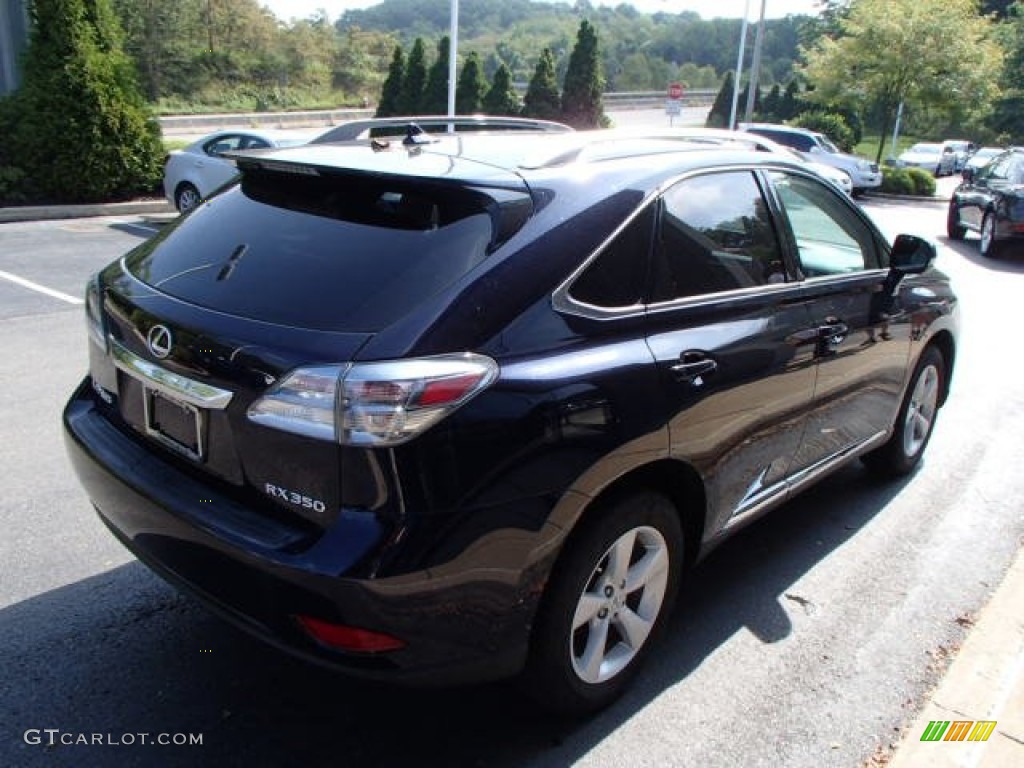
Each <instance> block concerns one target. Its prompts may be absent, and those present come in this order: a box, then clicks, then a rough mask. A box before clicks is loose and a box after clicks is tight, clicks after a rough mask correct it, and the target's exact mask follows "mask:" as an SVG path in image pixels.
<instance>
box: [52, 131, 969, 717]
mask: <svg viewBox="0 0 1024 768" xmlns="http://www.w3.org/2000/svg"><path fill="white" fill-rule="evenodd" d="M238 164H239V168H240V170H241V173H242V176H241V181H240V183H238V184H237V185H236V186H234V187H233V188H230V189H228V190H227V191H225V192H223V193H222V194H220V195H218V196H216V197H214V198H213V199H211V200H209V201H207V202H205V203H204V204H203V205H201V206H200V207H199V208H197V209H196V210H195V211H194V212H193V213H192V214H191V215H189V216H187V217H183V218H182V219H180V220H178V221H176V222H175V223H173V224H171V225H170V226H169V227H168V228H167V229H165V230H164V231H163V232H162V233H161V234H160V235H158V236H157V237H155V238H154V239H153V240H151V241H149V242H146V243H145V244H143V245H142V246H140V247H139V248H137V249H135V250H134V251H132V252H131V253H129V254H128V255H127V256H125V257H124V258H120V259H118V260H117V261H115V262H113V263H112V264H111V265H110V266H109V267H107V268H106V269H104V270H103V271H102V272H101V273H99V274H98V275H97V276H96V277H95V279H94V280H92V281H91V282H90V284H89V285H88V289H87V292H86V299H87V301H86V314H87V321H88V330H89V339H90V341H89V353H90V370H89V374H88V376H87V377H86V378H85V380H84V381H83V382H82V384H81V386H80V387H79V388H78V390H77V391H76V392H75V393H74V394H73V395H72V397H71V399H70V402H69V403H68V405H67V408H66V411H65V414H64V425H65V429H66V436H67V444H68V449H69V452H70V455H71V457H72V460H73V463H74V466H75V469H76V471H77V473H78V475H79V477H80V478H81V481H82V483H83V484H84V485H85V487H86V489H87V491H88V494H89V496H90V497H91V498H92V500H93V502H94V504H95V506H96V508H97V510H98V511H99V515H100V518H101V519H102V520H103V522H104V523H105V524H106V525H107V526H108V527H109V528H110V529H111V531H112V532H113V533H114V535H116V536H117V537H118V538H119V539H120V540H121V541H122V542H123V543H124V544H125V546H127V547H128V548H129V549H131V550H132V551H133V552H134V553H136V554H137V555H138V557H139V558H140V559H141V560H142V561H143V562H145V563H147V564H148V565H149V566H150V567H152V568H153V569H154V570H155V571H157V572H158V573H159V574H161V575H163V576H164V577H166V578H167V579H168V580H170V581H171V582H173V583H175V584H177V585H180V586H181V587H182V588H184V589H186V590H188V591H191V592H193V593H194V594H196V595H198V596H199V597H200V598H202V599H203V600H204V601H205V602H207V603H208V604H209V605H210V606H211V607H212V608H214V609H216V610H218V611H220V612H221V613H222V614H223V615H224V616H226V617H228V618H229V619H231V620H232V621H234V622H236V623H237V624H238V625H240V626H241V627H243V628H244V629H246V630H248V631H250V632H252V633H254V634H255V635H257V636H259V637H262V638H264V639H266V640H267V641H269V642H270V643H273V644H274V645H277V646H279V647H281V648H285V649H287V650H289V651H291V652H293V653H295V654H298V655H300V656H303V657H305V658H308V659H315V660H318V661H320V662H325V663H327V664H330V665H333V666H335V667H340V668H343V669H347V670H349V671H350V672H353V673H356V674H361V675H366V676H370V677H380V678H397V679H404V680H407V681H419V682H424V681H428V680H429V681H442V682H446V683H450V682H455V681H468V680H483V679H490V678H499V677H505V676H512V675H516V674H518V673H522V675H523V679H524V680H526V681H528V682H529V689H530V690H532V691H533V692H534V693H536V694H537V695H538V696H539V697H540V698H541V699H542V701H543V702H544V703H546V704H547V705H548V706H550V707H553V708H556V709H560V710H567V711H575V712H580V711H587V710H592V709H595V708H597V707H600V706H603V705H605V704H607V703H608V702H610V701H611V700H612V699H614V698H615V697H616V696H617V695H618V694H619V693H621V691H622V690H623V688H624V687H625V686H626V684H627V683H628V682H629V680H630V679H631V678H632V677H633V676H634V675H635V673H636V671H637V668H638V666H639V662H640V660H641V658H642V657H643V656H644V655H645V654H647V653H648V652H650V651H651V649H652V646H653V645H654V642H653V641H654V638H655V636H656V635H657V634H658V633H659V631H660V630H661V629H662V628H663V626H664V624H665V623H666V617H667V616H668V614H669V611H670V609H671V608H672V605H673V603H674V602H675V598H676V593H677V590H678V588H679V584H680V580H681V576H682V574H683V572H684V571H685V570H686V569H687V568H688V567H690V566H691V565H692V564H693V563H695V562H696V561H697V560H698V559H700V558H701V557H702V556H703V555H705V554H706V553H708V552H709V551H711V550H712V549H713V548H714V547H715V545H716V544H718V543H719V542H721V541H722V540H723V539H725V538H726V537H727V536H729V535H730V534H732V533H733V532H735V531H736V530H738V529H740V528H741V527H742V526H743V525H745V524H746V523H748V522H750V521H752V520H754V519H755V518H757V517H759V516H760V515H761V514H763V513H764V512H766V511H768V510H769V509H771V508H773V507H776V506H778V505H779V504H781V503H783V502H784V501H785V500H786V499H789V498H791V497H792V496H793V495H794V494H795V493H797V492H798V491H800V490H801V489H803V488H805V487H807V486H808V485H810V484H812V483H813V482H815V481H817V480H818V479H820V478H821V477H823V476H824V475H826V474H828V473H829V472H831V471H832V470H834V469H836V468H837V467H840V466H842V465H844V464H846V463H847V462H849V461H851V460H853V459H856V458H858V457H860V458H863V459H864V461H865V462H866V463H867V464H868V465H869V466H871V467H873V468H875V469H876V470H878V471H881V472H885V473H896V474H900V473H906V472H909V471H910V470H911V469H913V468H914V466H915V465H916V464H917V463H918V461H919V460H920V459H921V455H922V453H923V451H924V449H925V446H926V444H927V443H928V440H929V437H930V435H931V433H932V426H933V424H934V422H935V418H936V415H937V412H938V410H939V407H940V406H941V405H942V403H943V402H944V401H945V400H946V396H947V393H948V389H949V381H950V376H951V373H952V370H953V363H954V358H955V355H956V334H957V324H958V322H957V316H958V312H957V302H956V299H955V298H954V296H953V294H952V293H951V292H950V288H949V285H948V282H947V279H946V278H945V277H944V276H943V275H942V274H940V273H939V272H937V271H935V270H934V269H931V268H930V264H931V262H932V259H933V257H934V254H935V251H934V248H933V246H931V245H930V244H929V243H927V242H925V241H923V240H920V239H918V238H915V237H908V236H901V237H900V238H897V240H896V241H895V244H894V245H893V246H892V247H890V246H889V245H887V244H886V242H885V241H884V240H883V238H882V236H881V235H880V234H879V232H878V231H877V230H876V229H875V227H874V226H873V225H872V223H871V222H870V220H869V219H867V218H866V217H865V215H864V214H863V213H862V212H861V211H860V210H859V209H858V208H857V206H856V205H854V204H853V203H851V202H850V201H849V200H848V199H847V197H846V196H845V195H843V194H842V193H841V192H840V191H839V190H838V189H837V188H835V187H834V186H833V185H831V184H829V183H828V182H826V181H823V180H822V179H820V178H819V177H817V176H816V175H815V174H814V173H813V172H811V171H809V170H807V169H806V168H805V167H804V166H803V164H801V163H797V162H790V161H788V160H786V159H784V158H782V157H780V156H777V155H769V154H767V153H758V152H749V151H742V150H735V149H728V148H722V147H715V146H709V145H707V144H703V145H702V144H692V143H688V142H686V141H685V140H669V139H655V138H647V139H643V138H641V139H636V138H634V139H622V138H619V137H618V136H617V135H616V134H614V133H612V134H603V133H596V134H592V135H587V134H582V133H580V134H565V135H564V136H554V137H552V136H540V135H532V136H531V135H524V136H521V137H517V138H516V140H515V141H514V142H510V141H509V140H508V138H507V137H495V136H472V135H462V136H458V137H446V138H443V139H440V140H437V141H435V142H434V143H428V144H417V145H416V146H412V147H404V146H402V144H401V142H393V143H388V144H387V145H386V146H385V145H383V144H380V143H379V144H378V145H377V146H375V147H374V148H372V149H371V147H369V146H367V145H360V146H355V145H319V146H317V145H307V146H304V147H300V148H295V149H289V150H276V151H269V152H264V153H262V154H260V155H256V154H254V155H251V156H249V157H245V156H243V157H240V158H239V159H238ZM737 567H742V564H737Z"/></svg>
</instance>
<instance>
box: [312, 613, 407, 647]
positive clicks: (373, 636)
mask: <svg viewBox="0 0 1024 768" xmlns="http://www.w3.org/2000/svg"><path fill="white" fill-rule="evenodd" d="M295 618H296V619H298V621H299V624H301V625H302V628H303V629H304V630H306V632H307V633H309V635H310V636H311V637H312V638H313V639H314V640H318V641H320V642H321V643H323V644H324V645H329V646H331V647H332V648H340V649H341V650H344V651H358V652H360V653H380V652H382V651H397V650H398V649H399V648H404V647H405V643H404V642H403V641H401V640H399V639H398V638H397V637H392V636H391V635H385V634H384V633H382V632H371V631H370V630H368V629H359V628H358V627H347V626H345V625H344V624H332V623H331V622H329V621H324V620H322V619H314V618H313V617H312V616H296V617H295Z"/></svg>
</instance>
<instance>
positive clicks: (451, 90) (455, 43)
mask: <svg viewBox="0 0 1024 768" xmlns="http://www.w3.org/2000/svg"><path fill="white" fill-rule="evenodd" d="M458 51H459V0H452V29H451V38H450V40H449V43H448V117H454V116H455V76H456V72H457V71H458V62H457V61H456V60H455V59H456V54H457V53H458ZM448 131H449V132H454V131H455V125H454V124H449V126H448Z"/></svg>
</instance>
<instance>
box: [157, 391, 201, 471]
mask: <svg viewBox="0 0 1024 768" xmlns="http://www.w3.org/2000/svg"><path fill="white" fill-rule="evenodd" d="M143 406H144V411H145V419H146V434H148V435H149V436H150V437H152V438H154V439H156V440H158V441H159V442H161V443H163V444H164V445H165V446H167V447H168V448H170V449H171V450H173V451H175V452H177V453H180V454H181V455H183V456H186V457H188V458H189V459H192V460H193V461H203V460H204V459H205V457H206V450H205V441H204V439H203V438H204V433H205V426H206V425H205V414H204V413H203V410H202V409H201V408H197V407H196V406H194V405H191V404H189V403H185V402H182V401H181V400H178V399H177V398H174V397H169V396H168V395H166V394H164V393H163V392H161V391H159V390H156V389H150V388H149V387H143Z"/></svg>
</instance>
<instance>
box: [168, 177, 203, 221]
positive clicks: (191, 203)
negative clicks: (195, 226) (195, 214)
mask: <svg viewBox="0 0 1024 768" xmlns="http://www.w3.org/2000/svg"><path fill="white" fill-rule="evenodd" d="M202 202H203V198H202V197H201V196H200V194H199V190H198V189H196V188H195V187H194V186H192V185H191V184H189V183H188V182H187V181H183V182H182V183H181V184H179V185H178V188H177V189H176V190H175V191H174V205H175V207H177V209H178V213H189V212H191V211H192V210H194V209H196V208H198V207H199V204H200V203H202Z"/></svg>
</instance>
